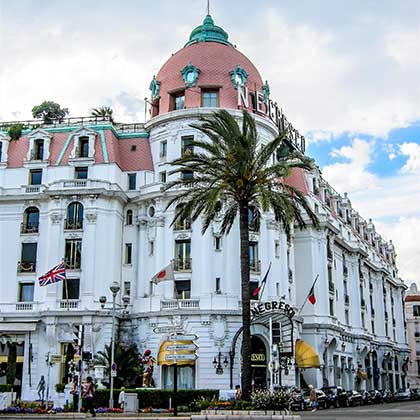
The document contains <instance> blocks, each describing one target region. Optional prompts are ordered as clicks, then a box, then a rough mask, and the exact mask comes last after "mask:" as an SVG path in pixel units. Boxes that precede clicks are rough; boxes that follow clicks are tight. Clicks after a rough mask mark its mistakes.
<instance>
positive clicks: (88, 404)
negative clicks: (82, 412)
mask: <svg viewBox="0 0 420 420" xmlns="http://www.w3.org/2000/svg"><path fill="white" fill-rule="evenodd" d="M94 395H95V388H94V386H93V382H92V378H91V377H90V376H88V377H87V378H86V384H85V386H84V389H83V398H84V400H85V408H86V411H88V412H90V414H92V417H96V413H95V409H94V408H93V399H94Z"/></svg>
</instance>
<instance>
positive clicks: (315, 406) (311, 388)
mask: <svg viewBox="0 0 420 420" xmlns="http://www.w3.org/2000/svg"><path fill="white" fill-rule="evenodd" d="M309 401H310V402H311V406H312V413H315V412H316V411H318V401H317V397H316V391H315V388H314V386H313V385H309Z"/></svg>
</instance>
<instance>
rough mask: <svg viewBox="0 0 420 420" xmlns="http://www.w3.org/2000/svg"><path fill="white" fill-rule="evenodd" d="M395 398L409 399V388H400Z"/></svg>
mask: <svg viewBox="0 0 420 420" xmlns="http://www.w3.org/2000/svg"><path fill="white" fill-rule="evenodd" d="M395 398H396V399H397V400H409V399H410V398H411V392H410V389H409V388H407V389H400V390H399V391H398V392H397V394H396V396H395Z"/></svg>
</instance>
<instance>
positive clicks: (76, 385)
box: [70, 376, 79, 411]
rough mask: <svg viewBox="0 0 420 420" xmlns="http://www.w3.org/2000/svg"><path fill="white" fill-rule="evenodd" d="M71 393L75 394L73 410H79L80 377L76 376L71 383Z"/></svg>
mask: <svg viewBox="0 0 420 420" xmlns="http://www.w3.org/2000/svg"><path fill="white" fill-rule="evenodd" d="M70 394H71V395H72V396H73V411H79V377H78V376H75V377H74V378H73V381H72V383H71V390H70Z"/></svg>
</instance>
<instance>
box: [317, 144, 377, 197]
mask: <svg viewBox="0 0 420 420" xmlns="http://www.w3.org/2000/svg"><path fill="white" fill-rule="evenodd" d="M373 148H374V142H367V141H364V140H361V139H357V138H356V139H354V140H353V142H352V144H351V146H343V147H341V148H340V149H334V150H333V151H332V152H331V153H330V154H331V156H332V157H334V158H344V159H346V160H347V162H336V163H333V164H331V165H327V166H324V168H323V170H322V173H323V176H324V177H325V179H326V180H327V181H328V182H330V183H331V185H332V186H333V187H334V188H336V189H337V190H338V191H345V192H348V193H354V192H358V191H366V190H367V189H372V188H374V187H375V186H376V185H377V182H378V180H377V177H376V176H375V175H373V174H372V173H370V172H369V171H368V169H367V167H368V165H369V164H370V163H371V154H372V152H373Z"/></svg>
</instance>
